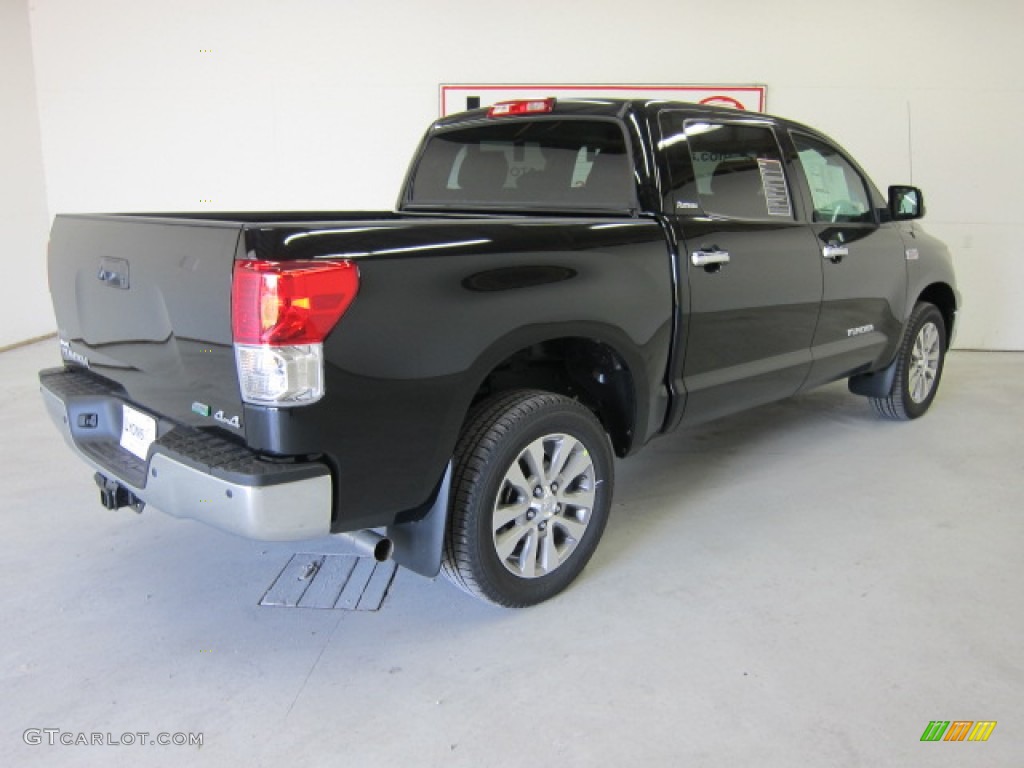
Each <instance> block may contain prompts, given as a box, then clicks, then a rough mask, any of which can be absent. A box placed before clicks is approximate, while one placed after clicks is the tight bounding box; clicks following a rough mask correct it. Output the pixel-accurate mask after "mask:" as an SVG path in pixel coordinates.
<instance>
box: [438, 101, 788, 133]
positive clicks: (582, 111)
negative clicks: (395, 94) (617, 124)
mask: <svg viewBox="0 0 1024 768" xmlns="http://www.w3.org/2000/svg"><path fill="white" fill-rule="evenodd" d="M550 98H552V99H553V100H554V107H553V108H552V109H551V111H550V112H546V113H544V114H543V115H529V116H526V115H524V117H538V116H545V115H546V116H550V115H573V116H590V117H615V118H622V117H624V116H625V115H626V114H628V113H630V112H643V113H652V112H655V111H657V110H661V109H664V108H666V107H678V108H686V109H693V110H698V111H700V112H703V113H706V114H707V115H708V116H709V117H710V116H715V117H718V118H723V117H725V118H728V117H732V118H735V117H738V116H744V115H746V116H756V117H762V118H769V119H772V120H779V119H780V118H777V117H774V116H772V115H767V114H765V113H763V112H744V111H743V110H738V109H732V108H730V107H719V106H713V105H710V104H697V103H693V102H684V101H671V100H667V99H616V98H607V99H606V98H596V97H595V98H588V99H579V98H559V97H550ZM517 101H519V100H517ZM521 101H533V99H522V100H521ZM489 111H490V107H481V108H480V109H471V110H467V111H465V112H457V113H455V114H452V115H447V116H445V117H442V118H440V119H438V120H436V121H435V122H434V127H435V128H446V127H449V126H453V125H458V124H460V123H466V122H472V121H475V120H484V119H487V117H488V113H489Z"/></svg>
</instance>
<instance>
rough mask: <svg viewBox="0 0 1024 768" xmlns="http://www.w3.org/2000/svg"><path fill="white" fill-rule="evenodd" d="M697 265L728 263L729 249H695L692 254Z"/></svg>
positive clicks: (694, 263) (694, 264)
mask: <svg viewBox="0 0 1024 768" xmlns="http://www.w3.org/2000/svg"><path fill="white" fill-rule="evenodd" d="M690 258H691V259H692V260H693V266H695V267H710V266H711V265H712V264H728V263H729V252H728V251H694V252H693V254H692V255H691V256H690Z"/></svg>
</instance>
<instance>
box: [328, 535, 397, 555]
mask: <svg viewBox="0 0 1024 768" xmlns="http://www.w3.org/2000/svg"><path fill="white" fill-rule="evenodd" d="M341 535H342V536H344V537H345V538H346V539H348V540H349V541H351V542H352V543H353V544H355V546H356V549H358V550H359V551H360V552H361V553H362V554H364V555H369V556H370V557H372V558H373V559H374V560H376V561H377V562H378V563H383V562H385V561H387V560H390V559H391V556H392V555H393V554H394V553H395V543H394V542H393V541H392V540H391V539H389V538H388V537H387V536H381V535H380V534H379V533H377V532H376V531H370V530H366V531H353V532H352V533H343V534H341Z"/></svg>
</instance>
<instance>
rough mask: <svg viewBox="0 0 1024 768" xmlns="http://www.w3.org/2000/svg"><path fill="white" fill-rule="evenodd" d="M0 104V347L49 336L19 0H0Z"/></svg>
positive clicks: (42, 208)
mask: <svg viewBox="0 0 1024 768" xmlns="http://www.w3.org/2000/svg"><path fill="white" fill-rule="evenodd" d="M0 104H2V105H3V106H2V107H0V109H2V112H0V230H2V231H3V233H4V267H5V275H4V277H3V279H0V306H2V307H3V311H2V315H0V316H2V318H3V322H2V323H0V348H2V347H5V346H8V345H10V344H15V343H17V342H20V341H24V340H26V339H31V338H34V337H37V336H42V335H44V334H48V333H52V332H53V330H54V326H55V321H54V319H53V312H52V311H51V309H50V296H49V293H48V292H47V289H46V240H47V232H48V231H49V220H50V217H49V213H48V212H47V209H46V191H45V189H44V187H43V154H42V147H41V145H40V141H39V115H38V110H37V108H36V85H35V77H34V75H33V72H32V48H31V36H30V34H29V21H28V7H27V4H26V3H25V2H24V1H23V0H0ZM54 362H56V358H55V360H54Z"/></svg>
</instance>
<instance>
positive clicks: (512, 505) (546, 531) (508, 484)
mask: <svg viewBox="0 0 1024 768" xmlns="http://www.w3.org/2000/svg"><path fill="white" fill-rule="evenodd" d="M612 474H613V469H612V454H611V448H610V447H609V445H608V437H607V435H605V432H604V429H603V428H602V427H601V424H600V422H598V420H597V418H596V417H595V416H594V414H593V413H591V412H590V411H589V410H588V409H587V408H585V407H584V406H582V405H580V404H579V403H577V402H576V401H575V400H572V399H570V398H568V397H565V396H562V395H557V394H553V393H549V392H539V391H532V390H529V391H516V392H510V393H504V394H502V395H499V396H497V397H495V398H493V399H491V400H489V401H486V402H484V403H483V404H482V405H481V406H479V407H477V408H476V409H475V410H474V411H473V413H472V414H471V415H470V418H469V420H468V422H467V424H466V427H465V429H464V431H463V434H462V436H461V437H460V439H459V444H458V447H457V448H456V454H455V474H454V476H453V478H452V483H453V485H452V496H451V498H452V507H451V512H450V515H449V521H448V529H447V534H446V540H445V562H444V571H445V575H446V576H447V577H448V578H449V579H450V580H451V581H453V582H454V583H455V584H456V585H458V586H459V587H461V588H462V589H464V590H465V591H467V592H469V593H470V594H472V595H474V596H476V597H480V598H483V599H484V600H488V601H490V602H493V603H497V604H499V605H504V606H508V607H523V606H527V605H534V604H536V603H539V602H542V601H544V600H547V599H548V598H550V597H552V596H554V595H556V594H558V593H559V592H561V591H562V590H563V589H565V588H566V587H567V586H568V585H569V584H570V583H572V581H573V580H574V579H575V578H576V577H577V576H578V575H579V573H580V572H581V571H582V570H583V568H584V567H585V566H586V564H587V561H589V560H590V557H591V555H593V553H594V550H595V549H596V548H597V543H598V541H599V540H600V538H601V534H602V533H603V531H604V527H605V523H606V522H607V520H608V511H609V508H610V506H611V495H612V482H613V479H612Z"/></svg>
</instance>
